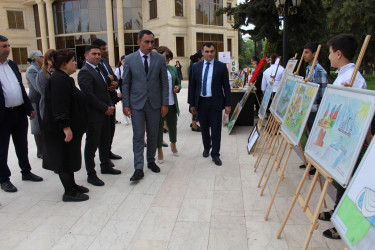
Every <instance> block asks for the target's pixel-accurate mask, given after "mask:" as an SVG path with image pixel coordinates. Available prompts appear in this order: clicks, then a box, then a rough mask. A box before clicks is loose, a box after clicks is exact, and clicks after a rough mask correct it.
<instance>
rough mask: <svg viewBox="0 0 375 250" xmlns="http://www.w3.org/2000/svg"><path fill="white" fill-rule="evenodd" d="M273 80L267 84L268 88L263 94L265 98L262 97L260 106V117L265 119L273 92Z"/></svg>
mask: <svg viewBox="0 0 375 250" xmlns="http://www.w3.org/2000/svg"><path fill="white" fill-rule="evenodd" d="M272 83H273V82H272V81H271V82H269V83H268V85H267V88H266V92H265V93H264V96H263V99H262V103H261V105H260V108H259V117H260V118H261V119H262V120H264V116H265V114H266V110H267V107H268V103H269V101H270V99H271V94H272V86H273V84H272Z"/></svg>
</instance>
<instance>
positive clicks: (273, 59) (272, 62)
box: [270, 53, 278, 64]
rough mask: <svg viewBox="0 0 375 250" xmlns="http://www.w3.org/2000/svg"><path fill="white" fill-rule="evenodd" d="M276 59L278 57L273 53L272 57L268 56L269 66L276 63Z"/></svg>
mask: <svg viewBox="0 0 375 250" xmlns="http://www.w3.org/2000/svg"><path fill="white" fill-rule="evenodd" d="M277 57H278V55H277V54H276V53H273V54H272V55H270V58H271V64H274V63H275V62H276V58H277Z"/></svg>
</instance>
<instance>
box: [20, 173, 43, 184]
mask: <svg viewBox="0 0 375 250" xmlns="http://www.w3.org/2000/svg"><path fill="white" fill-rule="evenodd" d="M22 180H23V181H34V182H39V181H42V180H43V178H42V177H40V176H37V175H36V174H33V173H31V172H29V173H27V174H23V175H22Z"/></svg>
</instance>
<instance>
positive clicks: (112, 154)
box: [109, 152, 122, 160]
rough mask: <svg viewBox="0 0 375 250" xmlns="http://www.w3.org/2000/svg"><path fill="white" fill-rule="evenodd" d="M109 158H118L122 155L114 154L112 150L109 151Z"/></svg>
mask: <svg viewBox="0 0 375 250" xmlns="http://www.w3.org/2000/svg"><path fill="white" fill-rule="evenodd" d="M109 159H112V160H120V159H122V157H121V156H119V155H116V154H114V153H112V152H109Z"/></svg>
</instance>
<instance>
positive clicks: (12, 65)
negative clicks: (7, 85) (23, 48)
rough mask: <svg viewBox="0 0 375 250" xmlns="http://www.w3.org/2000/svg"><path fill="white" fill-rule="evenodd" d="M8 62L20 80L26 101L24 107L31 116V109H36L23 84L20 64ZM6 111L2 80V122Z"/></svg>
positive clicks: (0, 107) (0, 94)
mask: <svg viewBox="0 0 375 250" xmlns="http://www.w3.org/2000/svg"><path fill="white" fill-rule="evenodd" d="M8 63H9V66H10V67H11V69H12V70H13V72H14V74H15V75H16V77H17V79H18V82H19V84H20V87H21V91H22V97H23V102H24V103H23V106H24V109H25V115H28V116H29V115H30V113H31V111H33V110H34V109H33V107H32V106H31V102H30V99H29V97H28V96H27V94H26V90H25V87H24V86H23V83H22V76H21V73H20V71H19V69H18V66H17V64H16V63H15V62H13V61H12V60H9V62H8ZM4 113H5V98H4V93H3V87H2V84H1V82H0V122H3V120H4Z"/></svg>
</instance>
